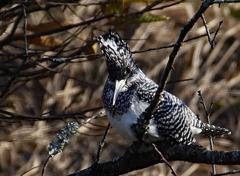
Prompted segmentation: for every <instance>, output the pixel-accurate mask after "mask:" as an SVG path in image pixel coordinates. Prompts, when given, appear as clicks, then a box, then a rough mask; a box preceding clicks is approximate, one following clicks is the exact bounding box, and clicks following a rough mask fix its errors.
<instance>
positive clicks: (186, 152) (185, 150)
mask: <svg viewBox="0 0 240 176" xmlns="http://www.w3.org/2000/svg"><path fill="white" fill-rule="evenodd" d="M157 147H158V149H159V150H160V151H161V153H162V154H163V155H164V157H165V158H166V159H167V160H168V161H176V160H180V161H187V162H191V163H205V164H221V165H235V164H240V151H232V152H225V151H209V150H206V149H204V148H201V147H200V146H196V145H184V146H171V147H169V144H167V143H162V142H161V143H159V144H158V145H157ZM162 162H163V161H162V159H161V157H159V155H158V154H157V152H156V151H155V150H154V149H153V150H151V151H148V152H144V153H137V152H134V153H125V154H124V155H123V156H122V157H119V158H117V159H114V160H113V161H109V162H106V163H101V164H96V165H93V166H91V167H89V168H87V169H85V170H81V171H79V172H76V173H73V174H71V175H70V176H87V175H95V176H97V175H105V176H115V175H121V174H124V173H128V172H131V171H134V170H138V169H143V168H145V167H149V166H152V165H154V164H158V163H162Z"/></svg>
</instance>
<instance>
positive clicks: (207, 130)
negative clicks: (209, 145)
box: [196, 120, 231, 136]
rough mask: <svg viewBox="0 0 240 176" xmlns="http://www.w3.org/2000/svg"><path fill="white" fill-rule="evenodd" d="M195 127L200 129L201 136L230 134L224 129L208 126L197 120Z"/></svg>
mask: <svg viewBox="0 0 240 176" xmlns="http://www.w3.org/2000/svg"><path fill="white" fill-rule="evenodd" d="M196 127H200V128H201V130H202V131H201V132H200V133H201V134H206V135H208V136H223V135H225V134H231V131H229V130H228V129H226V128H222V127H219V126H215V125H209V124H207V123H204V122H202V121H201V120H197V122H196Z"/></svg>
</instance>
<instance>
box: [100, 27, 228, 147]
mask: <svg viewBox="0 0 240 176" xmlns="http://www.w3.org/2000/svg"><path fill="white" fill-rule="evenodd" d="M97 40H98V42H99V44H100V48H101V50H102V52H103V53H104V55H105V58H106V63H107V68H108V73H109V76H108V79H107V81H106V84H105V87H104V90H103V95H102V100H103V106H104V108H105V110H106V113H107V116H108V119H109V121H110V123H111V125H112V126H113V128H114V129H115V130H116V131H117V132H118V133H119V134H120V135H121V136H122V137H123V138H126V139H129V140H131V141H135V140H137V138H136V134H135V133H134V132H133V130H132V126H133V124H135V123H137V118H139V115H140V114H141V113H142V112H143V111H144V110H145V109H146V108H147V107H148V105H149V104H150V102H151V100H152V99H153V97H154V95H155V92H156V90H157V88H158V85H157V84H156V83H155V82H153V81H152V80H151V79H149V78H147V77H146V75H145V74H144V73H143V72H142V71H141V70H140V69H139V68H138V66H137V65H136V63H135V61H134V60H133V59H132V54H131V52H130V49H129V46H128V45H127V43H126V42H125V41H123V40H122V39H121V38H120V36H119V35H118V34H117V33H114V32H111V31H110V32H109V34H107V37H106V40H105V39H104V38H103V37H102V36H99V37H98V38H97ZM199 133H203V134H207V135H213V136H217V135H223V134H225V133H229V131H228V130H227V129H224V128H220V127H216V126H214V125H211V126H210V125H208V124H205V123H203V122H202V121H201V120H199V119H198V118H197V116H196V115H195V114H194V113H193V112H192V111H191V110H190V109H189V108H188V107H187V106H186V105H185V104H184V103H183V102H182V101H181V100H180V99H179V98H177V97H176V96H174V95H172V94H170V93H168V92H166V91H164V92H163V93H162V98H161V100H160V102H159V105H158V107H157V108H156V110H155V112H154V113H153V118H152V119H151V121H150V124H149V126H148V129H147V134H148V136H149V140H150V142H151V140H162V139H166V140H170V141H173V142H175V143H180V144H190V143H192V142H193V141H195V139H194V137H193V135H194V134H199Z"/></svg>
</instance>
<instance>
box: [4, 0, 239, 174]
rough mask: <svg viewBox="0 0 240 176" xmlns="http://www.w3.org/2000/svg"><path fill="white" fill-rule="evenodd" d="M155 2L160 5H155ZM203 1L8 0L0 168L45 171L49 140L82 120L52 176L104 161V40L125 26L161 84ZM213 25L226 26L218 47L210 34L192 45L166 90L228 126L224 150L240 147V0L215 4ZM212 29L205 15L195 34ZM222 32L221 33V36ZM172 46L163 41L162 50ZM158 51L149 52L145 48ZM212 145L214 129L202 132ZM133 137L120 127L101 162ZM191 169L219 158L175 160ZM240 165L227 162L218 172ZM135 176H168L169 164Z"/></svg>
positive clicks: (205, 170)
mask: <svg viewBox="0 0 240 176" xmlns="http://www.w3.org/2000/svg"><path fill="white" fill-rule="evenodd" d="M153 3H154V4H155V5H154V6H152V7H150V5H151V4H153ZM200 5H201V1H200V0H198V1H195V0H194V1H193V0H189V1H184V2H182V1H175V0H172V1H171V0H169V1H155V0H119V1H104V0H101V1H95V0H94V1H93V0H92V1H89V0H80V1H76V0H61V1H55V0H49V1H42V0H36V1H34V0H27V1H2V2H1V4H0V6H1V9H0V26H1V27H0V94H1V96H0V97H1V99H0V175H1V176H7V175H25V176H31V175H40V173H41V169H42V165H43V163H44V162H45V160H46V159H47V157H48V151H47V147H48V144H49V143H50V142H51V141H52V140H56V134H57V133H58V132H59V131H60V130H61V128H63V127H64V126H65V125H66V123H67V122H72V121H77V122H79V124H81V123H84V121H85V120H87V119H89V118H91V117H93V116H94V115H95V119H94V120H92V121H90V122H88V123H86V124H85V125H82V126H81V127H80V128H79V129H78V133H77V134H76V135H74V136H73V137H72V138H71V139H70V142H69V144H68V145H67V146H66V147H65V149H64V150H63V152H62V153H60V154H57V155H56V156H54V157H53V158H52V159H51V160H50V161H49V163H48V165H47V167H46V169H45V175H67V174H71V173H74V172H76V171H78V170H81V169H84V168H87V167H89V166H91V165H92V164H93V163H94V162H95V161H96V153H97V148H98V143H99V141H100V140H101V139H102V136H103V134H104V131H105V129H106V126H107V124H108V121H107V118H106V116H105V114H102V115H96V114H97V113H99V112H101V111H102V110H103V109H102V102H101V94H102V90H103V86H104V83H105V81H106V79H107V75H108V74H107V70H106V65H105V62H104V58H103V57H100V56H99V55H96V54H98V53H100V50H99V48H98V44H97V43H96V37H97V36H98V35H103V34H105V33H106V32H107V31H108V29H109V28H113V29H115V30H116V31H117V32H118V33H119V34H120V35H121V36H122V38H123V39H124V40H126V41H127V43H128V44H129V45H130V48H131V50H132V51H133V52H134V51H138V52H139V53H135V54H133V57H134V59H135V60H136V62H137V64H138V65H139V67H140V68H141V69H142V70H143V72H144V73H146V75H147V76H148V77H150V78H151V79H153V80H154V81H155V82H156V83H159V82H160V80H161V75H162V73H163V70H164V68H165V66H166V63H167V61H168V56H169V54H170V53H171V51H172V47H171V46H169V47H165V46H168V45H171V44H174V43H175V42H176V40H177V38H178V35H179V33H180V30H181V28H182V27H183V26H184V25H185V24H186V23H187V21H188V20H189V19H190V18H192V17H193V15H194V14H195V13H196V12H197V10H198V8H199V7H200ZM204 16H205V19H206V21H207V25H208V28H209V30H210V32H215V31H216V30H217V29H218V27H219V22H220V21H221V20H222V21H223V23H222V25H221V27H220V29H219V32H218V35H217V36H216V39H215V42H214V44H215V46H214V49H211V46H210V44H209V42H208V38H207V36H204V37H199V38H197V39H194V40H190V41H188V42H185V43H184V44H183V45H182V47H181V50H180V51H179V52H178V55H177V58H176V62H175V65H174V68H175V70H173V71H172V74H171V77H170V79H169V82H168V84H167V87H166V89H167V90H168V91H169V92H171V93H173V94H174V95H177V96H178V97H180V98H181V99H182V100H183V101H184V102H185V103H186V104H187V105H188V106H189V107H190V108H191V109H192V110H193V112H195V113H196V114H199V117H200V118H201V119H202V120H203V121H207V120H206V115H205V111H204V109H203V106H202V104H201V103H200V98H199V96H198V94H197V91H198V90H201V92H202V95H203V97H204V99H205V103H206V105H207V107H210V105H211V103H212V102H214V104H213V106H212V108H211V117H210V118H211V123H212V124H214V125H219V126H222V127H225V128H228V129H230V130H231V131H232V134H231V135H228V136H224V137H223V138H216V139H215V140H214V141H215V145H214V146H215V149H216V150H227V151H232V150H239V149H240V147H239V146H240V140H239V138H240V23H239V20H240V4H221V6H220V7H219V6H218V5H217V4H216V5H212V6H211V7H210V8H209V9H208V10H207V11H206V13H205V14H204ZM205 33H206V30H205V27H204V25H203V22H202V20H199V21H198V22H197V23H196V24H195V26H194V27H193V29H192V30H191V31H190V32H189V33H188V35H187V37H186V39H191V38H194V37H197V36H201V35H203V34H205ZM213 36H214V34H212V35H211V37H212V38H213ZM162 47H163V48H162ZM149 49H153V50H150V51H147V52H143V51H144V50H149ZM197 141H198V143H199V144H201V145H202V146H204V147H206V148H208V149H209V140H208V138H207V137H206V136H199V137H197ZM128 145H129V144H128V143H127V142H126V141H124V140H123V139H121V137H120V136H118V135H117V134H116V133H115V132H114V130H113V129H111V130H110V133H109V134H108V136H107V138H106V144H105V146H104V148H103V152H102V154H101V160H100V162H106V161H109V160H112V159H113V158H115V157H117V156H121V155H122V154H123V153H124V151H125V149H126V147H127V146H128ZM171 164H172V166H173V168H174V169H175V171H176V172H177V173H178V174H179V175H181V176H188V175H192V176H202V175H210V172H211V165H205V164H192V163H186V162H180V161H176V162H171ZM236 169H240V166H217V172H226V171H231V170H236ZM125 175H126V176H131V175H140V176H141V175H142V176H165V175H166V176H168V175H171V171H170V170H169V168H168V167H167V166H166V165H165V164H157V165H154V166H152V167H149V168H145V169H142V170H138V171H134V172H131V173H128V174H125Z"/></svg>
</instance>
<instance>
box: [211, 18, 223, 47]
mask: <svg viewBox="0 0 240 176" xmlns="http://www.w3.org/2000/svg"><path fill="white" fill-rule="evenodd" d="M222 23H223V20H221V21H219V24H218V28H217V30H216V32H215V34H214V36H213V39H212V43H213V44H214V41H215V39H216V36H217V34H218V32H219V29H220V27H221V25H222Z"/></svg>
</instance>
